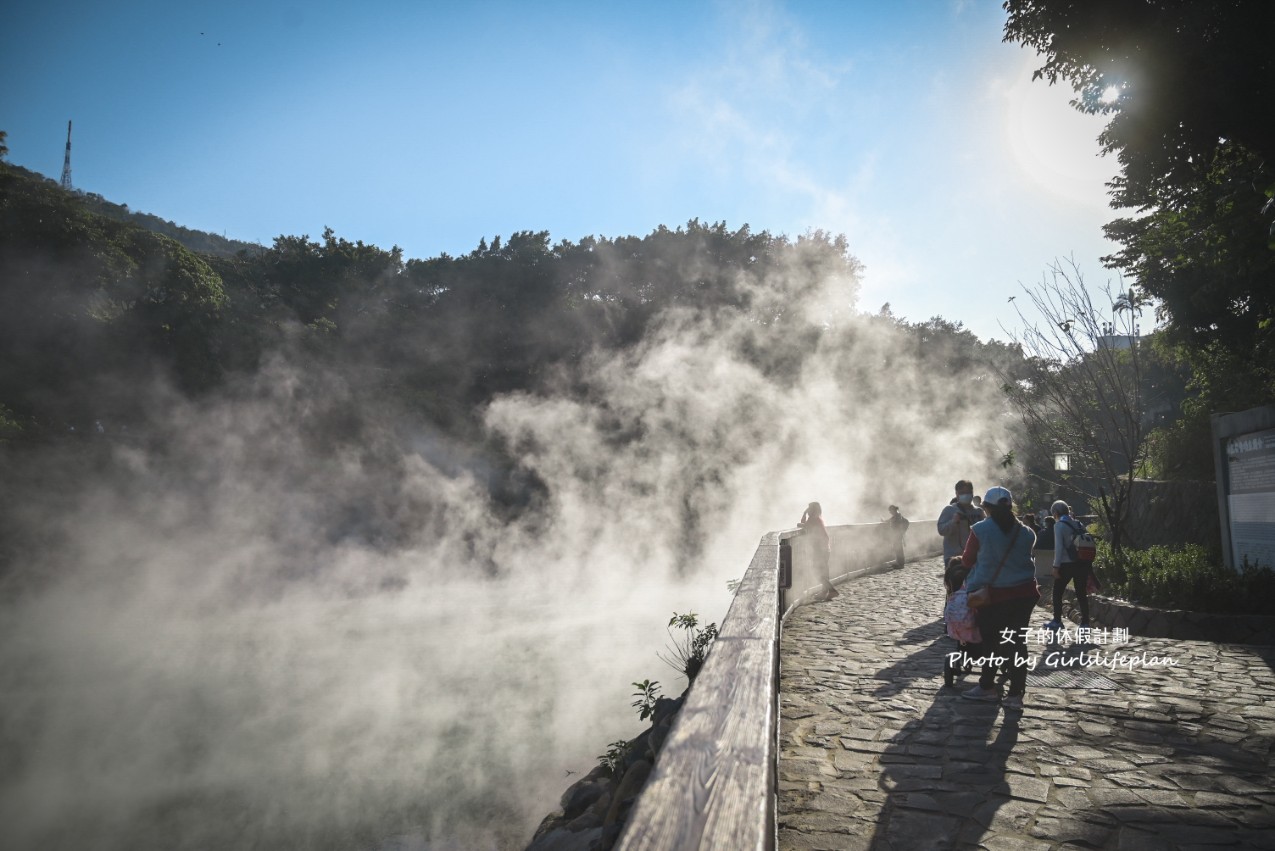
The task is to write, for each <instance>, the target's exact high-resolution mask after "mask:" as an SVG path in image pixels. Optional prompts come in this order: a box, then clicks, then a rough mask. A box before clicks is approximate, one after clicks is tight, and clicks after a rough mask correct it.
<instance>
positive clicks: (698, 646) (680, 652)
mask: <svg viewBox="0 0 1275 851" xmlns="http://www.w3.org/2000/svg"><path fill="white" fill-rule="evenodd" d="M673 627H677V628H678V629H681V630H682V631H683V633H682V635H681V636H677V635H675V634H674V633H673ZM667 629H668V634H669V637H670V638H672V639H673V643H672V644H671V645H669V655H667V656H665V655H663V654H660V653H656V654H655V655H656V656H659V658H660V659H661V660H662V661H663V662H664V663H665V664H667V665H668V666H669V667H671V668H672V669H673V670H675V671H681V672H682V673H683V674H686V679H687V681H688V682H692V681H694V679H695V675H696V674H698V673H699V669H700V668H702V667H704V660H705V659H706V658H707V657H708V648H709V645H710V644H712V643H713V639H714V638H716V637H717V624H715V623H710V624H709V625H708V626H706V627H704V628H702V629H701V628H700V626H699V616H698V615H696V614H695V613H694V612H691V613H688V614H685V615H679V614H678V613H677V612H674V613H673V617H672V618H670V619H669V622H668V627H667Z"/></svg>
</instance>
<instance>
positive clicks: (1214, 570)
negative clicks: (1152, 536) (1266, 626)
mask: <svg viewBox="0 0 1275 851" xmlns="http://www.w3.org/2000/svg"><path fill="white" fill-rule="evenodd" d="M1095 573H1096V574H1097V576H1098V579H1099V581H1100V582H1102V583H1103V586H1104V588H1103V593H1104V594H1109V595H1111V596H1115V597H1121V598H1123V599H1125V600H1128V601H1129V602H1131V603H1141V604H1143V605H1147V606H1156V607H1159V608H1166V609H1187V610H1190V611H1197V612H1218V613H1223V614H1270V613H1271V612H1275V572H1272V571H1271V569H1270V568H1267V567H1254V566H1253V565H1250V564H1247V563H1246V564H1245V565H1244V566H1243V569H1242V570H1240V571H1238V572H1237V571H1234V570H1231V569H1230V568H1229V567H1227V566H1225V565H1224V564H1222V562H1221V559H1219V558H1218V557H1217V556H1216V554H1213V553H1210V552H1209V551H1208V550H1207V549H1205V548H1204V547H1201V546H1199V545H1198V544H1187V545H1186V546H1184V547H1182V548H1181V549H1174V548H1171V547H1165V546H1154V547H1148V548H1147V549H1145V550H1135V549H1130V548H1127V547H1126V548H1124V549H1122V550H1121V551H1120V552H1119V553H1118V554H1117V553H1116V552H1115V551H1114V550H1112V549H1111V547H1110V545H1108V544H1107V543H1106V542H1105V541H1099V542H1098V559H1097V561H1096V562H1095Z"/></svg>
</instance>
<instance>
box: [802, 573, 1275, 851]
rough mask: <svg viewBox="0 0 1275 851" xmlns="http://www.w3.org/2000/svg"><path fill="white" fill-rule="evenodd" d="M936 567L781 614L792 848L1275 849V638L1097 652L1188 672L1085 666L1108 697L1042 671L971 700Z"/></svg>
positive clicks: (1151, 642) (881, 577) (1038, 647)
mask: <svg viewBox="0 0 1275 851" xmlns="http://www.w3.org/2000/svg"><path fill="white" fill-rule="evenodd" d="M940 574H941V560H940V559H928V560H926V561H920V562H916V563H914V564H910V565H907V566H906V567H904V568H903V569H902V570H899V571H893V572H890V573H884V574H878V575H875V576H868V577H864V578H862V579H857V580H854V581H852V582H850V583H848V584H846V585H842V586H841V589H840V590H841V592H842V593H841V596H840V597H839V598H837V599H835V600H833V601H831V602H828V603H816V604H813V605H808V606H804V607H801V608H799V609H797V610H795V611H794V612H793V613H792V614H791V615H790V616H789V618H788V619H787V621H785V625H784V635H783V645H782V649H781V651H780V667H781V683H780V688H781V692H782V694H781V696H780V699H781V721H780V723H781V731H780V759H779V848H780V849H857V848H863V849H899V851H902V849H908V851H911V849H930V848H978V847H984V848H989V849H1049V848H1112V849H1122V851H1124V849H1128V851H1135V849H1138V851H1140V849H1174V848H1182V849H1187V848H1205V847H1208V848H1215V847H1218V846H1230V847H1234V848H1263V849H1269V848H1275V788H1273V787H1275V771H1273V770H1272V769H1273V767H1275V673H1273V671H1272V669H1273V667H1275V647H1269V646H1267V647H1256V646H1244V645H1219V644H1211V643H1208V642H1200V641H1171V640H1168V639H1150V638H1139V637H1136V636H1135V637H1133V638H1132V639H1131V640H1130V641H1129V642H1128V643H1127V644H1120V645H1115V644H1106V645H1095V646H1091V647H1090V648H1089V649H1090V651H1092V652H1096V653H1097V654H1098V658H1100V659H1103V660H1106V661H1114V660H1117V659H1119V658H1120V657H1119V656H1118V654H1121V653H1123V654H1126V657H1128V656H1132V657H1138V658H1141V656H1142V654H1143V653H1146V654H1147V655H1148V656H1158V657H1168V658H1171V659H1173V660H1176V661H1177V663H1178V665H1177V666H1176V667H1168V666H1161V667H1147V668H1141V669H1133V670H1119V669H1115V670H1112V669H1107V668H1103V667H1098V666H1094V667H1088V668H1084V669H1080V670H1081V671H1082V673H1080V675H1079V677H1077V678H1079V679H1083V678H1088V679H1090V680H1094V681H1098V682H1099V684H1101V681H1102V680H1104V679H1105V680H1106V681H1107V685H1108V686H1110V685H1112V684H1114V686H1115V688H1110V687H1108V688H1106V689H1097V688H1080V687H1067V688H1060V687H1047V686H1044V685H1042V684H1041V681H1042V677H1044V676H1046V672H1045V670H1044V666H1043V665H1042V666H1041V667H1038V669H1037V671H1036V672H1034V673H1033V675H1032V676H1031V678H1030V679H1029V681H1028V688H1027V700H1026V708H1025V710H1024V711H1023V712H1021V713H1013V712H1010V713H1007V712H1006V710H1004V709H1002V708H1001V707H1000V706H999V705H998V704H996V703H991V704H985V703H976V702H974V701H970V700H964V699H962V698H961V697H960V692H961V691H962V690H963V689H964V688H968V687H970V686H972V685H974V683H975V682H976V680H977V677H976V676H973V675H967V676H965V677H964V678H963V679H961V680H957V683H956V687H955V688H946V687H944V683H943V656H944V654H945V653H946V652H948V651H951V650H954V649H956V643H955V642H954V641H953V640H952V639H949V638H947V637H946V635H945V633H944V630H943V626H942V624H941V622H940V620H939V614H940V612H941V609H942V602H943V586H942V581H941V578H940ZM1047 619H1048V612H1046V611H1045V610H1044V609H1042V608H1038V609H1037V610H1036V612H1035V614H1034V615H1033V622H1032V626H1033V627H1039V626H1041V625H1042V624H1043V623H1044V621H1046V620H1047ZM1031 637H1032V639H1033V640H1032V642H1031V651H1032V654H1033V655H1035V656H1036V657H1037V658H1038V659H1040V660H1041V661H1042V662H1043V661H1044V660H1046V659H1047V658H1048V655H1049V653H1050V651H1053V650H1056V649H1057V648H1056V647H1049V646H1045V645H1042V644H1041V643H1040V642H1039V641H1037V640H1035V639H1036V638H1038V637H1039V636H1038V635H1037V634H1036V633H1035V631H1033V634H1032V636H1031ZM1098 673H1100V674H1101V676H1096V674H1098ZM1052 676H1053V679H1054V680H1055V681H1056V680H1058V679H1060V678H1062V679H1065V678H1066V676H1067V675H1065V674H1063V675H1061V677H1060V675H1058V674H1054V675H1052Z"/></svg>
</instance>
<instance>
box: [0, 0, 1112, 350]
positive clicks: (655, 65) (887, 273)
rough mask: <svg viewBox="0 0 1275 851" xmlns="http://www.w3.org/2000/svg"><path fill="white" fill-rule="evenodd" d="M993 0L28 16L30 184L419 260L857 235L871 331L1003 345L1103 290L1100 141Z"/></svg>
mask: <svg viewBox="0 0 1275 851" xmlns="http://www.w3.org/2000/svg"><path fill="white" fill-rule="evenodd" d="M1003 23H1004V12H1003V11H1002V9H1001V8H1000V3H999V2H995V0H962V2H957V0H925V1H924V2H921V0H914V2H891V3H884V2H880V3H878V2H866V0H854V1H852V2H814V1H813V0H812V2H778V0H754V2H667V3H666V2H642V3H605V2H596V0H595V2H568V0H560V1H559V2H540V3H535V2H519V3H513V2H474V3H438V2H415V3H407V2H376V1H375V0H372V2H364V3H360V4H349V3H330V2H310V3H300V2H296V3H277V2H253V3H240V2H223V3H218V4H185V3H182V4H176V3H164V2H121V3H112V4H106V3H87V2H82V3H75V2H65V0H47V2H43V3H38V4H37V3H26V4H21V5H20V6H19V7H16V8H12V9H10V10H9V11H8V12H7V13H6V26H5V27H4V28H3V30H0V74H2V75H3V78H4V80H5V86H4V89H3V93H2V94H0V129H3V130H6V131H8V134H9V139H8V144H9V148H10V153H9V159H10V161H11V162H14V163H17V164H19V165H23V166H26V167H28V168H31V169H35V170H37V171H40V172H42V173H44V174H46V175H48V176H50V177H54V178H56V177H58V176H59V174H60V173H61V168H62V154H63V147H64V143H65V133H66V122H67V120H68V119H73V120H74V122H75V130H74V139H73V142H74V144H73V154H72V167H73V173H74V182H75V185H76V187H77V188H80V189H83V190H85V191H88V192H97V193H100V194H102V195H104V196H106V197H107V198H109V199H111V200H113V201H116V202H119V203H126V204H128V205H129V206H130V207H131V208H132V209H135V210H142V211H145V212H150V213H154V214H156V215H159V216H162V217H163V218H166V219H172V220H173V221H176V222H177V223H179V224H182V225H186V226H188V227H193V228H198V229H202V230H208V231H212V232H216V233H225V234H226V235H227V236H229V237H232V238H235V239H241V240H247V241H250V242H261V243H263V244H267V245H268V244H269V243H270V242H271V240H272V239H273V238H274V237H275V236H278V235H280V234H309V235H310V236H311V237H317V236H318V235H319V234H320V233H321V232H322V231H323V228H324V227H325V226H331V227H332V228H334V229H335V230H336V231H337V233H338V234H339V235H341V236H343V237H345V238H347V239H351V240H363V241H364V242H370V243H374V244H376V245H380V246H382V247H385V248H388V247H390V246H391V245H398V246H400V247H402V248H403V250H404V252H405V253H406V255H407V256H408V257H428V256H433V255H436V254H438V253H440V252H444V251H446V252H449V253H452V254H459V253H464V252H467V251H469V250H471V249H472V248H473V247H474V246H475V245H477V243H478V240H479V239H480V238H481V237H484V236H485V237H487V238H488V239H490V237H492V236H493V235H496V234H502V235H508V234H509V233H511V232H513V231H516V230H548V231H549V232H550V233H551V234H552V236H553V238H554V239H555V240H557V239H564V238H565V239H571V240H578V239H579V238H581V237H583V236H587V235H591V234H596V235H599V236H603V235H605V236H621V235H629V234H633V235H642V234H645V233H648V232H650V231H651V230H653V229H654V228H656V227H657V226H659V225H661V224H664V225H668V226H670V227H674V226H677V225H679V224H683V223H685V222H686V221H687V220H689V219H691V218H699V219H700V220H702V221H709V222H715V221H721V220H724V221H725V222H726V223H727V224H728V225H729V226H731V227H732V228H734V227H738V226H740V225H743V224H744V223H748V224H749V225H751V227H752V228H753V230H755V231H757V230H762V229H766V230H770V231H771V232H773V233H785V234H788V235H790V236H796V235H798V234H801V233H804V232H805V231H807V230H808V229H816V228H822V229H824V230H827V231H830V232H833V233H844V234H846V236H847V238H848V240H849V244H850V247H851V251H852V252H853V253H854V254H855V255H856V256H857V257H858V258H859V259H860V260H861V261H862V262H863V263H864V265H865V266H866V273H865V276H864V279H863V286H862V290H861V294H860V300H859V304H858V307H859V309H860V310H864V311H869V312H875V311H876V310H877V309H878V308H880V306H881V305H882V304H883V303H884V302H890V303H891V305H892V307H893V309H894V312H895V313H896V315H901V316H905V317H907V318H909V319H912V320H922V319H926V318H928V317H930V316H932V315H942V316H944V317H945V318H948V319H951V320H959V321H962V322H964V323H965V324H966V325H967V326H968V327H970V328H971V329H973V330H974V331H975V332H977V333H978V334H980V336H983V337H989V336H997V337H1003V334H1002V333H1001V331H1000V329H999V324H998V323H1000V322H1004V323H1005V324H1006V325H1009V326H1010V327H1013V325H1014V324H1016V323H1017V317H1016V316H1015V314H1014V313H1013V312H1012V310H1010V308H1011V307H1012V306H1011V305H1009V304H1008V303H1007V299H1008V296H1010V295H1013V294H1014V293H1016V292H1018V286H1019V282H1024V283H1032V282H1035V281H1038V280H1039V279H1040V278H1041V276H1042V275H1043V273H1044V271H1045V270H1046V268H1047V267H1048V266H1049V265H1050V264H1051V263H1052V262H1053V261H1054V260H1055V259H1056V258H1062V257H1068V256H1074V258H1075V260H1076V261H1077V262H1078V263H1079V265H1080V267H1081V269H1082V271H1083V272H1084V273H1085V274H1086V278H1087V280H1088V281H1089V282H1090V284H1091V285H1101V284H1102V283H1104V282H1105V281H1106V280H1107V279H1109V278H1114V273H1111V272H1109V271H1107V270H1105V269H1103V268H1101V265H1100V264H1099V262H1098V258H1099V257H1100V256H1101V255H1103V254H1107V253H1110V252H1111V251H1113V250H1114V246H1113V245H1112V244H1111V243H1109V242H1107V241H1105V240H1104V239H1103V237H1102V232H1101V225H1102V224H1103V223H1104V222H1106V221H1109V220H1110V219H1111V218H1112V217H1113V216H1114V215H1115V212H1114V211H1112V210H1110V209H1109V208H1108V207H1107V206H1106V201H1107V199H1106V194H1105V193H1106V190H1105V188H1104V186H1103V183H1104V182H1105V181H1106V180H1108V179H1110V177H1111V176H1112V175H1113V174H1114V173H1115V169H1116V164H1115V162H1114V160H1112V159H1110V158H1107V159H1101V158H1099V157H1098V156H1097V153H1098V146H1097V143H1096V141H1095V137H1096V136H1097V134H1098V132H1099V131H1100V130H1101V126H1102V122H1101V120H1100V119H1097V118H1094V117H1090V116H1083V115H1080V114H1078V113H1076V112H1074V111H1073V110H1071V109H1070V107H1068V105H1067V100H1068V98H1069V97H1070V91H1069V90H1066V89H1060V88H1058V87H1054V88H1052V89H1051V88H1050V87H1048V86H1047V85H1046V84H1045V83H1043V82H1036V83H1032V82H1031V71H1032V69H1033V68H1035V67H1036V65H1037V64H1039V63H1037V62H1036V61H1035V57H1034V55H1033V54H1032V53H1031V52H1030V51H1028V50H1025V49H1022V48H1020V47H1018V46H1016V45H1006V44H1002V43H1001V29H1002V26H1003Z"/></svg>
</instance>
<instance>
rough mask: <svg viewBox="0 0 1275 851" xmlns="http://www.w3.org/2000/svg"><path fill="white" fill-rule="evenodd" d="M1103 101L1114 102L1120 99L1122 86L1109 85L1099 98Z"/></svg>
mask: <svg viewBox="0 0 1275 851" xmlns="http://www.w3.org/2000/svg"><path fill="white" fill-rule="evenodd" d="M1098 100H1099V101H1100V102H1101V103H1106V104H1112V103H1115V102H1116V101H1118V100H1120V87H1119V86H1107V87H1106V88H1105V89H1103V90H1102V96H1101V97H1099V98H1098Z"/></svg>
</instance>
